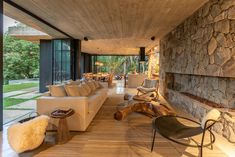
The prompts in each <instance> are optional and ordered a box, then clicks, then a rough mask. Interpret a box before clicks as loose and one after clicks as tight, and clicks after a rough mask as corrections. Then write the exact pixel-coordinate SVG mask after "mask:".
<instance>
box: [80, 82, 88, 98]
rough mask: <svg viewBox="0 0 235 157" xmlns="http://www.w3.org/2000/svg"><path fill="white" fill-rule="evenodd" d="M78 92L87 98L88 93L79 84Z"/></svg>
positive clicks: (83, 86) (82, 85)
mask: <svg viewBox="0 0 235 157" xmlns="http://www.w3.org/2000/svg"><path fill="white" fill-rule="evenodd" d="M78 90H79V93H80V95H81V96H88V95H89V94H90V93H89V92H88V91H87V90H86V88H85V85H84V84H80V85H79V86H78Z"/></svg>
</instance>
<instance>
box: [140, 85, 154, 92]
mask: <svg viewBox="0 0 235 157" xmlns="http://www.w3.org/2000/svg"><path fill="white" fill-rule="evenodd" d="M137 90H139V91H140V92H142V93H149V92H154V91H156V90H157V88H145V87H143V86H140V87H137Z"/></svg>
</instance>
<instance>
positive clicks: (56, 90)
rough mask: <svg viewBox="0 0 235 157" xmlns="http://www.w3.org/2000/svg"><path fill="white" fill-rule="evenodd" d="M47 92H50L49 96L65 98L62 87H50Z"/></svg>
mask: <svg viewBox="0 0 235 157" xmlns="http://www.w3.org/2000/svg"><path fill="white" fill-rule="evenodd" d="M49 92H50V95H51V96H54V97H64V96H67V94H66V91H65V89H64V86H63V85H50V86H49Z"/></svg>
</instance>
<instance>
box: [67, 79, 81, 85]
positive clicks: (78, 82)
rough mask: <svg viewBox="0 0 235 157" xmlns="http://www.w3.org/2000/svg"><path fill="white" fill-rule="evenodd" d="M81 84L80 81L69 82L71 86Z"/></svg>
mask: <svg viewBox="0 0 235 157" xmlns="http://www.w3.org/2000/svg"><path fill="white" fill-rule="evenodd" d="M80 83H81V81H80V80H76V81H73V80H69V82H68V84H69V85H79V84H80Z"/></svg>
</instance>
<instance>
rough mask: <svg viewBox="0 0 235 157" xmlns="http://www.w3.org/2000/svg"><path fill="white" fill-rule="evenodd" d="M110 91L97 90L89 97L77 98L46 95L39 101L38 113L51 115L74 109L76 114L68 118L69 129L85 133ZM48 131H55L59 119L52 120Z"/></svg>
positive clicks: (104, 89)
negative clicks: (55, 111)
mask: <svg viewBox="0 0 235 157" xmlns="http://www.w3.org/2000/svg"><path fill="white" fill-rule="evenodd" d="M107 93H108V89H107V88H105V87H103V88H100V89H97V90H96V91H95V92H94V93H92V94H91V95H89V96H86V97H85V96H77V97H70V96H65V97H53V96H50V94H49V93H45V94H44V95H43V96H42V97H40V98H38V99H37V112H38V113H39V114H45V115H50V113H51V112H52V111H54V110H56V109H63V108H72V109H74V110H75V114H73V115H72V116H71V117H68V118H67V122H68V126H69V129H70V130H72V131H85V130H86V129H87V127H88V126H89V124H90V123H91V121H92V119H93V118H94V117H95V115H96V113H97V112H98V111H99V109H100V108H101V106H102V104H103V103H104V101H105V100H106V99H107V95H108V94H107ZM50 123H51V124H52V125H49V127H48V130H55V129H56V127H55V126H57V125H58V119H54V118H51V119H50Z"/></svg>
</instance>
